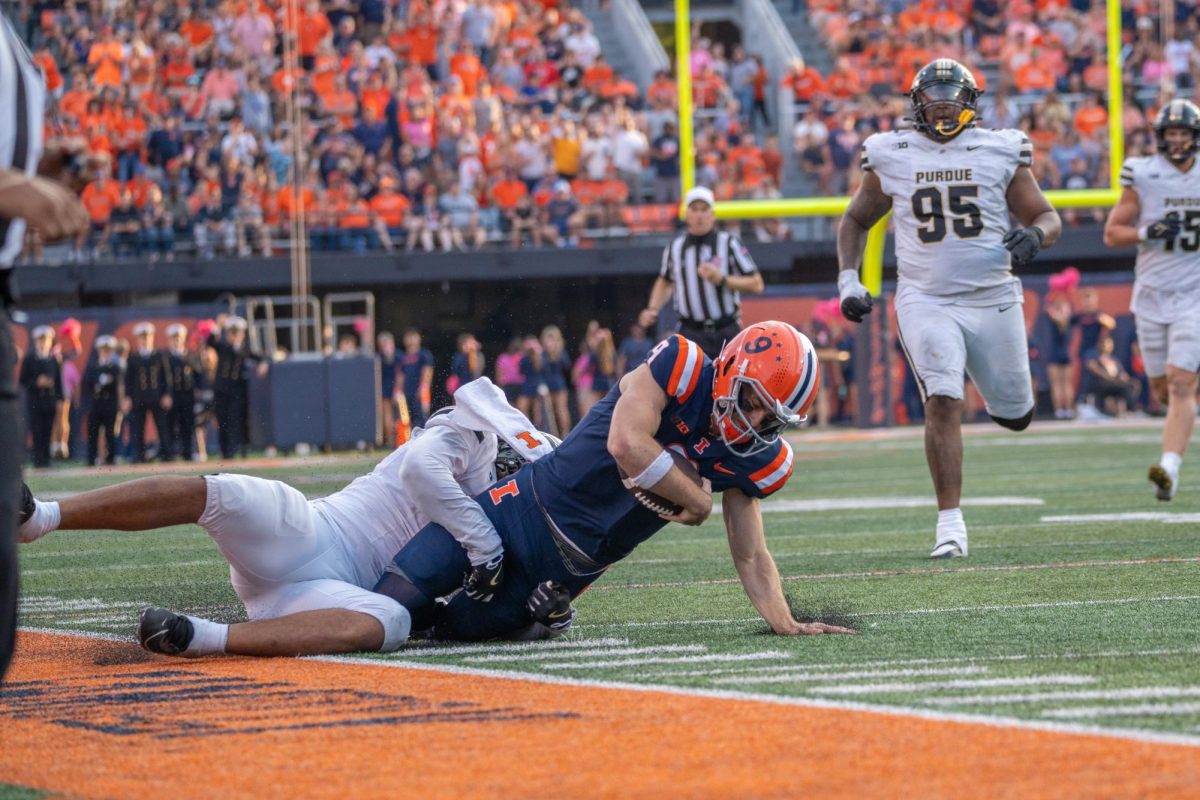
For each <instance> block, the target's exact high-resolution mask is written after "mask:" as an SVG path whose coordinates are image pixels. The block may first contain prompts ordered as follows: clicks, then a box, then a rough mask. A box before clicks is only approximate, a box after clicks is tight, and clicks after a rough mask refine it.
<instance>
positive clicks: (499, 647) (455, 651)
mask: <svg viewBox="0 0 1200 800" xmlns="http://www.w3.org/2000/svg"><path fill="white" fill-rule="evenodd" d="M626 644H629V640H628V639H614V638H608V639H575V640H573V641H571V640H567V639H558V640H556V641H553V642H522V643H517V644H499V643H493V644H465V645H462V646H461V647H422V646H421V645H419V644H413V645H410V646H408V647H407V648H406V649H405V648H402V649H400V650H397V651H396V652H394V653H391V654H389V655H388V657H389V658H424V657H426V656H429V657H433V656H461V655H464V654H466V653H497V652H504V653H508V652H529V651H534V652H541V651H542V650H565V649H567V648H576V647H581V648H587V647H592V648H595V647H620V646H621V645H626Z"/></svg>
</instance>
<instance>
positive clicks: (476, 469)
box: [313, 412, 500, 586]
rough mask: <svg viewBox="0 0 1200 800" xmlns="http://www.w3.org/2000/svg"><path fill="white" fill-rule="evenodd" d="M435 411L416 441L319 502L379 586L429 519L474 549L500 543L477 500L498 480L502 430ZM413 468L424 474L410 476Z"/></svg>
mask: <svg viewBox="0 0 1200 800" xmlns="http://www.w3.org/2000/svg"><path fill="white" fill-rule="evenodd" d="M454 416H455V415H454V413H453V412H451V413H449V414H444V415H440V416H435V417H433V418H432V419H430V421H429V425H428V426H427V427H426V428H425V430H423V431H418V435H417V436H416V438H414V439H413V440H412V441H410V442H408V443H407V444H405V445H403V446H401V447H399V448H397V449H396V450H394V451H393V452H392V453H391V454H390V455H389V456H388V457H387V458H385V459H383V461H380V462H379V464H378V466H376V467H375V469H374V470H372V471H371V472H370V473H369V474H367V475H364V476H362V477H361V478H358V479H356V480H355V481H354V482H353V483H351V484H350V485H349V486H347V487H346V488H345V489H342V490H341V491H340V492H338V493H336V494H333V495H330V496H329V497H326V498H323V499H321V500H314V501H313V506H314V507H315V508H317V510H318V511H320V512H321V513H322V514H324V515H325V518H326V519H328V520H329V521H330V522H332V523H333V524H334V525H336V526H337V527H338V528H339V529H340V530H341V532H342V534H343V539H342V541H343V542H344V543H345V544H344V546H345V547H346V548H347V549H349V550H350V551H351V552H350V553H348V555H349V557H350V562H351V563H352V564H354V566H355V569H356V570H357V571H358V572H360V573H361V576H362V578H363V579H368V578H369V580H370V582H369V583H367V584H365V585H367V586H370V585H373V584H374V581H375V579H376V578H378V577H379V576H380V575H382V574H383V570H384V567H386V566H387V565H388V564H389V563H391V560H392V558H393V557H395V555H396V553H398V552H399V551H400V549H401V548H402V547H404V545H405V544H407V543H408V541H409V540H410V539H412V537H413V536H415V535H416V534H417V532H418V531H419V530H421V528H423V527H425V525H427V524H428V523H429V522H438V523H439V524H442V525H443V527H446V528H447V529H448V530H449V531H450V532H451V533H452V534H453V535H454V537H455V538H456V539H458V540H459V543H460V544H462V545H463V547H465V548H467V549H468V551H471V552H474V551H476V550H478V549H483V551H484V552H488V551H494V550H495V549H496V548H498V547H499V546H500V538H499V536H498V534H497V533H496V529H495V527H494V526H493V525H492V523H491V522H490V521H489V520H488V518H487V517H486V516H485V515H484V513H483V509H482V508H481V507H480V506H479V504H478V503H476V502H475V501H474V500H472V499H471V497H472V496H474V495H477V494H479V493H480V492H482V491H483V490H484V489H486V488H487V487H488V486H489V485H491V483H492V482H493V481H494V479H495V472H494V470H495V461H496V446H497V445H496V434H494V433H480V432H477V431H474V430H469V429H466V428H464V427H462V426H461V425H459V424H456V422H455V420H454V419H453V418H454ZM406 470H415V471H416V474H417V475H418V476H420V480H416V479H413V480H406V477H405V472H406Z"/></svg>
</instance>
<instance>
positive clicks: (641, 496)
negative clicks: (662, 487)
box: [617, 448, 703, 517]
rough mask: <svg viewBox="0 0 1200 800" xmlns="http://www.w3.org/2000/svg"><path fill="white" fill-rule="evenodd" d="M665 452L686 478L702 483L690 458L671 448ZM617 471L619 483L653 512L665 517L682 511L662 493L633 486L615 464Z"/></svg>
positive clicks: (681, 508)
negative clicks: (619, 478) (619, 476)
mask: <svg viewBox="0 0 1200 800" xmlns="http://www.w3.org/2000/svg"><path fill="white" fill-rule="evenodd" d="M667 452H668V453H669V454H670V455H671V458H672V459H674V461H675V466H676V467H678V468H679V469H680V470H682V471H683V474H684V475H686V476H687V477H688V480H690V481H691V482H692V483H694V484H696V485H697V486H702V485H703V480H702V479H701V477H700V473H699V472H698V471H697V470H696V466H695V464H693V463H692V460H691V459H690V458H688V457H687V456H685V455H683V454H681V453H679V452H678V451H676V450H673V449H671V448H667ZM617 472H619V473H620V475H621V483H623V484H625V488H626V489H628V490H629V493H630V494H632V495H633V496H634V497H635V498H637V501H638V502H639V503H641V504H642V505H644V506H645V507H646V508H648V509H650V510H651V511H653V512H654V513H655V514H658V515H660V516H665V517H673V516H675V515H677V514H680V513H682V512H683V506H681V505H679V504H678V503H676V502H675V501H674V500H668V499H667V498H665V497H663V496H662V495H660V494H655V493H654V492H652V491H650V490H649V489H643V488H641V487H638V486H634V485H633V483H632V482H631V481H630V480H629V476H628V475H626V474H625V470H623V469H621V466H620V465H619V464H618V465H617Z"/></svg>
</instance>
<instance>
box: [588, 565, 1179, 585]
mask: <svg viewBox="0 0 1200 800" xmlns="http://www.w3.org/2000/svg"><path fill="white" fill-rule="evenodd" d="M1196 562H1200V556H1197V557H1182V556H1181V557H1164V558H1130V559H1113V560H1106V561H1070V562H1065V563H1058V564H1001V565H996V566H990V567H942V568H927V567H926V568H916V569H880V570H865V571H863V572H825V573H817V574H813V575H786V576H783V577H782V580H785V581H828V580H842V579H844V578H896V577H905V576H908V575H971V574H980V573H986V572H1027V571H1040V570H1049V569H1089V568H1093V567H1141V566H1147V565H1152V566H1157V565H1160V564H1194V563H1196ZM732 583H741V580H740V579H739V578H714V579H711V580H703V581H660V582H657V583H610V584H601V585H599V586H594V587H592V589H591V590H590V591H593V592H606V591H607V592H611V591H614V590H617V589H673V588H679V587H684V586H722V585H725V584H732Z"/></svg>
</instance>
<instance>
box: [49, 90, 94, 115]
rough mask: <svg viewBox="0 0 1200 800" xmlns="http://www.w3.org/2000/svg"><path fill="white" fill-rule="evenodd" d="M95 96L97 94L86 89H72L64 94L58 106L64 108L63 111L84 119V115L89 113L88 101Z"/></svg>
mask: <svg viewBox="0 0 1200 800" xmlns="http://www.w3.org/2000/svg"><path fill="white" fill-rule="evenodd" d="M93 97H95V95H93V94H92V93H91V92H89V91H87V90H86V89H85V90H83V91H76V90H75V89H71V90H70V91H68V92H67V93H66V94H64V95H63V96H62V100H59V101H58V107H59V108H60V109H62V113H64V114H68V115H70V116H72V117H74V118H75V119H78V120H82V119H83V117H84V115H85V114H87V106H88V103H89V102H90V101H91V99H92V98H93Z"/></svg>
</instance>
